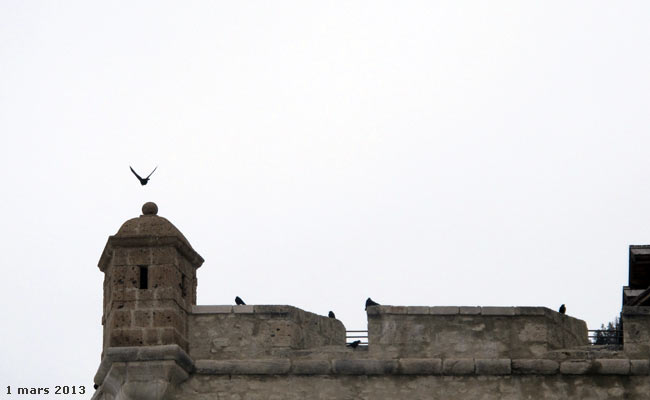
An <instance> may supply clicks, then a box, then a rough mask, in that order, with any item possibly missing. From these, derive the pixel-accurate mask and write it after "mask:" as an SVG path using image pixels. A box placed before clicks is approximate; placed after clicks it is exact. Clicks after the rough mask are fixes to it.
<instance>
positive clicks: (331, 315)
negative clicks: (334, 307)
mask: <svg viewBox="0 0 650 400" xmlns="http://www.w3.org/2000/svg"><path fill="white" fill-rule="evenodd" d="M327 316H328V317H330V318H336V315H334V311H330V312H329V314H327Z"/></svg>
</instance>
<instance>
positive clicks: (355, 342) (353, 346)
mask: <svg viewBox="0 0 650 400" xmlns="http://www.w3.org/2000/svg"><path fill="white" fill-rule="evenodd" d="M359 343H361V340H355V341H354V342H352V343H348V344H347V346H348V347H352V348H353V349H356V348H357V346H359Z"/></svg>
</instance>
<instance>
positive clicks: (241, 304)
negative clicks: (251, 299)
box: [235, 296, 246, 306]
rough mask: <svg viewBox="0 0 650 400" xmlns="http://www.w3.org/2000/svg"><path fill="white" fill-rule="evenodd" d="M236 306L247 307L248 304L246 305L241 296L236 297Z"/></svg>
mask: <svg viewBox="0 0 650 400" xmlns="http://www.w3.org/2000/svg"><path fill="white" fill-rule="evenodd" d="M235 304H237V305H238V306H245V305H246V303H244V300H242V299H241V297H239V296H236V297H235Z"/></svg>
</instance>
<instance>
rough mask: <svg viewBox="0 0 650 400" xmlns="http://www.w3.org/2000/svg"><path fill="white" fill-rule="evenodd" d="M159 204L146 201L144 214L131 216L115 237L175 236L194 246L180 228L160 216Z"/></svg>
mask: <svg viewBox="0 0 650 400" xmlns="http://www.w3.org/2000/svg"><path fill="white" fill-rule="evenodd" d="M157 213H158V206H157V205H156V204H155V203H153V202H148V203H145V204H144V205H143V206H142V215H140V216H139V217H137V218H131V219H130V220H128V221H126V222H125V223H123V224H122V226H121V227H120V229H119V230H118V231H117V233H116V234H115V236H114V237H116V238H127V237H131V238H132V237H145V236H146V237H164V236H175V237H177V238H178V239H180V240H181V242H183V244H185V245H187V246H188V247H190V248H192V246H191V245H190V243H189V242H188V240H187V239H186V238H185V236H183V234H182V233H181V231H179V230H178V228H176V227H175V226H174V224H172V223H171V222H169V220H167V218H163V217H159V216H158V215H156V214H157Z"/></svg>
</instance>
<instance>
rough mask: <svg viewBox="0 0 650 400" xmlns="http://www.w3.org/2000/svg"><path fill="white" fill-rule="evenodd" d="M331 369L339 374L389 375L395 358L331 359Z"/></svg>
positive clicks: (393, 371)
mask: <svg viewBox="0 0 650 400" xmlns="http://www.w3.org/2000/svg"><path fill="white" fill-rule="evenodd" d="M332 371H334V373H335V374H341V375H391V374H394V373H395V372H396V371H397V360H369V359H367V360H333V361H332Z"/></svg>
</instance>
